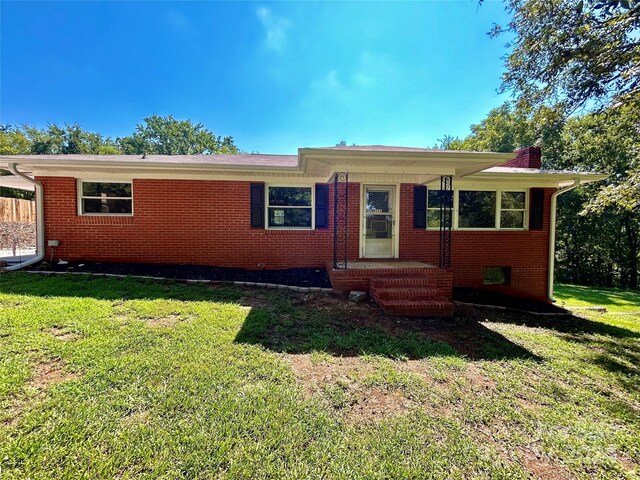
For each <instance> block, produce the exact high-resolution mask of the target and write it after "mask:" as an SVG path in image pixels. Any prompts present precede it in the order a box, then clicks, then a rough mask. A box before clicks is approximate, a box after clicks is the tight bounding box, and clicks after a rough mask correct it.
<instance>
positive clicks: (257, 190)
mask: <svg viewBox="0 0 640 480" xmlns="http://www.w3.org/2000/svg"><path fill="white" fill-rule="evenodd" d="M251 228H264V183H252V184H251Z"/></svg>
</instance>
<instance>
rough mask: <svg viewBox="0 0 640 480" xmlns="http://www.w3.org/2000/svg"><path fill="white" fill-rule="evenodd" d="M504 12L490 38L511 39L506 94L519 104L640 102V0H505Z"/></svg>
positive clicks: (571, 106)
mask: <svg viewBox="0 0 640 480" xmlns="http://www.w3.org/2000/svg"><path fill="white" fill-rule="evenodd" d="M507 10H508V11H509V13H511V15H512V19H511V21H510V22H509V23H508V24H507V25H505V26H501V25H495V26H494V28H493V31H492V32H491V35H492V36H496V35H499V34H501V33H504V32H508V33H510V34H512V35H514V40H513V41H512V42H511V43H509V44H508V46H509V47H511V49H512V51H511V53H510V55H509V56H508V57H507V59H506V72H505V73H504V74H503V86H502V89H503V91H504V90H511V91H513V92H514V93H515V94H516V95H518V96H519V101H520V103H521V104H523V105H525V104H526V105H534V106H539V105H548V106H552V105H560V106H562V110H563V111H564V112H565V113H571V112H574V111H575V110H576V109H578V108H581V107H585V106H586V107H593V106H600V107H606V106H607V105H621V104H624V103H638V102H640V98H639V97H640V40H639V29H640V1H639V0H507Z"/></svg>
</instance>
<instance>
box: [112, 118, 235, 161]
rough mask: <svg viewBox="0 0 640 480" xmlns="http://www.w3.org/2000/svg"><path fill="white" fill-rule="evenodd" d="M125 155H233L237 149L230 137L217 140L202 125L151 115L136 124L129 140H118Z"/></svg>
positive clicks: (217, 137)
mask: <svg viewBox="0 0 640 480" xmlns="http://www.w3.org/2000/svg"><path fill="white" fill-rule="evenodd" d="M117 144H118V146H119V147H120V149H121V150H122V152H123V153H125V154H145V153H147V154H154V155H197V154H235V153H239V150H238V147H236V145H235V143H234V142H233V137H224V138H223V137H220V136H216V135H214V134H213V133H212V132H211V131H210V130H207V129H206V128H205V127H204V125H203V124H201V123H197V124H194V123H193V122H192V121H191V120H176V119H175V118H173V116H171V115H168V116H166V117H162V116H159V115H151V116H149V117H146V118H145V119H144V124H138V125H137V126H136V130H135V132H134V133H133V134H132V135H131V136H129V137H123V138H118V140H117Z"/></svg>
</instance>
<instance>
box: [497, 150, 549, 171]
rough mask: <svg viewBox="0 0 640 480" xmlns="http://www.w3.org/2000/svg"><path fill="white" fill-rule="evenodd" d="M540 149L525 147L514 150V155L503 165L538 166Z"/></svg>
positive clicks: (540, 156)
mask: <svg viewBox="0 0 640 480" xmlns="http://www.w3.org/2000/svg"><path fill="white" fill-rule="evenodd" d="M541 163H542V151H541V150H540V147H525V148H521V149H520V150H517V151H516V157H515V158H514V159H513V160H509V161H508V162H507V163H505V164H504V165H503V166H504V167H517V168H538V169H539V168H540V165H541Z"/></svg>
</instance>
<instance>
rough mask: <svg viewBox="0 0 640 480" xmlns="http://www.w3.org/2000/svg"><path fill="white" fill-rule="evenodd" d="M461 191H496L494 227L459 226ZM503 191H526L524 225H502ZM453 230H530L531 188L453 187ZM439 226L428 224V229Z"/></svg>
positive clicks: (431, 229) (518, 210)
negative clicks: (518, 226)
mask: <svg viewBox="0 0 640 480" xmlns="http://www.w3.org/2000/svg"><path fill="white" fill-rule="evenodd" d="M431 190H434V191H438V190H440V189H439V188H432V189H431ZM460 191H465V192H495V193H496V211H495V223H494V226H493V227H483V228H472V227H459V226H458V225H459V224H458V220H459V217H460ZM502 192H518V193H524V219H523V225H522V227H520V228H503V227H501V226H500V212H501V210H502V209H501V201H502ZM426 210H427V211H428V210H429V196H428V193H427V208H426ZM504 210H505V211H514V212H521V211H523V210H522V209H509V208H506V209H504ZM451 228H452V229H453V230H461V231H471V232H473V231H476V232H495V231H507V232H522V231H526V230H529V189H526V188H524V189H523V188H481V187H465V188H454V189H453V225H452V226H451ZM439 229H440V228H439V227H431V228H430V227H429V226H428V225H427V230H429V231H436V230H439Z"/></svg>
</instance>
